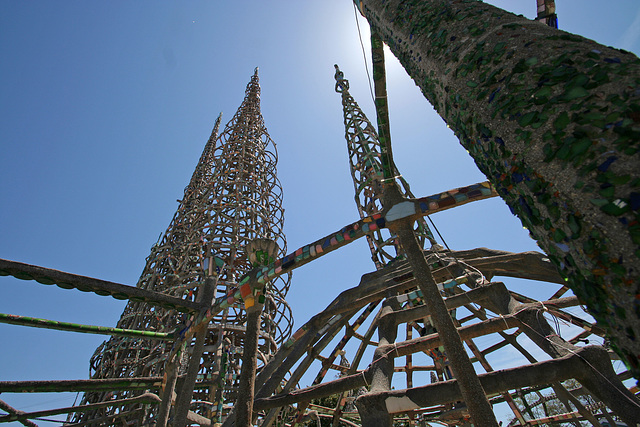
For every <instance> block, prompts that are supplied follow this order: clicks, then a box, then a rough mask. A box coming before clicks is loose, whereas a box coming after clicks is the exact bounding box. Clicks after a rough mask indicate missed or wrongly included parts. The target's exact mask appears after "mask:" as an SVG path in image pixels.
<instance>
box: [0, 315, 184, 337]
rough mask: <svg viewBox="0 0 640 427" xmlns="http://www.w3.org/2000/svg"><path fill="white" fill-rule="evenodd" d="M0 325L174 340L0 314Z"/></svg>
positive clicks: (91, 326) (148, 333) (119, 330)
mask: <svg viewBox="0 0 640 427" xmlns="http://www.w3.org/2000/svg"><path fill="white" fill-rule="evenodd" d="M0 323H8V324H10V325H20V326H30V327H32V328H45V329H56V330H59V331H68V332H80V333H84V334H97V335H116V336H121V337H134V338H149V339H156V340H168V341H173V340H175V336H174V334H173V333H165V332H151V331H138V330H134V329H121V328H110V327H108V326H94V325H81V324H78V323H69V322H58V321H56V320H48V319H38V318H36V317H26V316H17V315H14V314H6V313H0Z"/></svg>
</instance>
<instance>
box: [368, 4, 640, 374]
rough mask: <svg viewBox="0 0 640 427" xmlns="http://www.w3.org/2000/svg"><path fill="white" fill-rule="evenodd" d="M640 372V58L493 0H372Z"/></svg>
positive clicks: (373, 9)
mask: <svg viewBox="0 0 640 427" xmlns="http://www.w3.org/2000/svg"><path fill="white" fill-rule="evenodd" d="M357 4H358V5H359V6H360V9H361V12H362V13H363V14H364V15H365V16H366V18H367V20H368V21H369V23H370V25H371V26H372V28H373V29H374V31H376V32H377V33H378V34H380V36H381V37H382V39H383V40H384V41H385V42H386V43H387V44H388V45H389V47H390V48H391V51H392V52H393V53H394V55H395V56H396V57H397V58H398V59H399V60H400V62H401V63H402V65H403V66H404V68H405V70H407V72H408V73H409V75H410V76H411V77H412V78H413V79H414V81H415V82H416V84H417V85H418V86H419V87H420V88H421V90H422V92H423V93H424V95H425V97H426V98H427V99H428V100H429V101H430V102H431V103H432V104H433V106H434V108H435V109H436V111H438V113H439V114H440V115H441V116H442V117H443V119H444V120H445V121H446V122H447V123H448V124H449V126H450V127H451V129H453V130H454V132H455V133H456V135H457V136H458V137H459V139H460V141H461V143H462V145H463V146H464V147H465V148H466V149H467V150H468V151H469V154H470V155H471V156H472V157H473V159H474V160H475V162H476V164H477V165H478V167H479V168H480V170H481V171H482V172H483V173H484V174H485V175H486V176H487V177H488V179H489V180H490V181H491V182H492V183H493V184H494V185H495V186H496V189H497V190H498V192H499V193H500V195H501V196H502V198H503V199H504V200H505V201H506V202H507V204H508V205H509V207H510V208H511V210H512V211H513V213H514V214H516V215H517V216H518V217H519V218H520V220H521V221H522V223H523V225H524V226H525V227H526V228H528V229H529V232H530V233H531V236H532V237H533V238H534V239H536V240H537V241H538V244H539V245H540V246H541V247H542V249H543V250H544V251H545V252H546V253H547V254H548V256H549V258H550V259H551V260H552V261H553V262H554V263H555V264H556V266H557V267H558V269H559V270H560V272H561V274H562V275H563V276H564V277H565V278H566V280H567V282H568V284H569V285H570V286H571V288H572V290H573V291H574V292H575V294H576V295H578V297H579V298H580V299H581V300H582V301H584V302H585V304H586V305H587V307H588V308H589V311H590V313H591V314H592V315H593V316H594V317H595V318H596V319H597V320H598V323H599V324H601V325H602V326H604V327H605V328H606V329H607V331H608V335H609V338H610V340H611V344H612V346H613V347H614V348H615V349H616V350H617V351H618V353H619V354H620V355H621V356H622V357H623V360H624V361H625V362H626V363H627V364H628V365H629V366H630V367H631V368H632V369H633V371H634V375H635V376H636V377H637V378H640V366H639V362H638V360H639V357H638V355H640V340H638V337H640V322H639V321H638V318H639V315H640V300H639V299H637V298H636V295H637V294H639V293H640V289H639V285H640V280H639V279H640V278H639V277H638V276H639V270H640V249H639V248H638V245H639V244H640V223H639V222H638V220H639V219H640V213H639V210H640V188H639V187H640V174H639V172H640V161H639V154H638V146H639V141H640V61H639V60H638V58H637V57H636V56H635V55H633V54H631V53H629V52H625V51H622V50H617V49H613V48H609V47H605V46H602V45H599V44H597V43H596V42H594V41H591V40H588V39H585V38H583V37H580V36H576V35H573V34H569V33H566V32H563V31H559V30H556V29H554V28H551V27H550V26H548V25H545V24H543V23H541V22H537V21H530V20H528V19H526V18H523V17H521V16H516V15H514V14H511V13H509V12H506V11H504V10H501V9H499V8H496V7H493V6H491V5H488V4H485V3H481V2H444V1H439V0H426V1H424V0H420V1H418V0H413V1H400V0H389V1H381V0H363V1H360V2H357Z"/></svg>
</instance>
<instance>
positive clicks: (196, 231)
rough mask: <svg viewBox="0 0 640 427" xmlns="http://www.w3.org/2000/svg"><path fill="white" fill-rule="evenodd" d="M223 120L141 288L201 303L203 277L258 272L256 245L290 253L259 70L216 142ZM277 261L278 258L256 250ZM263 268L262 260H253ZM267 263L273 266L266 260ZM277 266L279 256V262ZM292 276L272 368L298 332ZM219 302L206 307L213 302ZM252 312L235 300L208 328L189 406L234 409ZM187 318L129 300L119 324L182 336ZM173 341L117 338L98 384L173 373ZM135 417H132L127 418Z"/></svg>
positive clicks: (268, 327)
mask: <svg viewBox="0 0 640 427" xmlns="http://www.w3.org/2000/svg"><path fill="white" fill-rule="evenodd" d="M219 124H220V117H218V120H217V121H216V124H215V127H214V129H213V132H212V134H211V137H210V138H209V140H208V141H207V144H206V145H205V148H204V151H203V153H202V156H201V158H200V160H199V162H198V165H197V166H196V169H195V172H194V173H193V176H192V178H191V181H190V182H189V185H188V186H187V187H186V188H185V191H184V196H183V198H182V200H179V203H180V204H179V206H178V210H177V211H176V213H175V215H174V217H173V219H172V221H171V223H170V225H169V227H168V228H167V230H166V232H165V233H164V235H163V236H162V238H161V239H160V241H159V242H158V243H157V244H155V245H154V246H153V248H152V249H151V254H150V255H149V257H148V258H147V262H146V265H145V267H144V270H143V272H142V275H141V276H140V279H139V281H138V284H137V286H138V287H139V288H142V289H149V290H153V291H156V292H161V293H164V294H168V295H172V296H176V297H180V298H183V299H188V300H193V301H195V300H196V298H197V296H198V292H199V289H201V287H202V285H203V283H204V280H205V277H206V276H207V275H213V276H215V277H216V278H217V281H216V285H215V286H216V295H215V296H219V295H224V294H225V293H226V292H228V290H229V289H231V288H233V287H234V286H236V282H237V280H238V278H239V277H241V276H242V275H243V274H244V273H246V272H247V271H249V270H250V269H251V268H252V261H251V260H250V259H249V256H248V254H247V253H246V252H247V251H246V246H247V244H248V243H249V242H252V241H255V240H259V239H268V240H269V241H273V242H275V243H276V244H277V248H276V253H275V255H276V257H281V256H283V255H285V254H286V241H285V238H284V234H283V231H282V228H283V209H282V190H281V186H280V183H279V181H278V179H277V177H276V163H277V152H276V148H275V144H274V142H273V141H272V140H271V138H270V136H269V134H268V132H267V129H266V127H265V124H264V120H263V118H262V115H261V112H260V86H259V79H258V70H257V69H256V71H255V73H254V75H253V77H252V78H251V81H250V83H249V84H248V85H247V88H246V92H245V98H244V101H243V102H242V105H241V106H240V107H239V108H238V110H237V112H236V114H235V115H234V116H233V118H232V119H231V120H230V121H229V123H227V125H226V126H225V128H224V130H223V131H222V133H221V134H220V135H219V136H218V129H219ZM258 256H263V257H264V256H268V257H273V256H274V253H271V254H269V255H267V253H266V252H263V253H258ZM253 261H254V262H255V259H254V260H253ZM259 261H260V263H264V262H265V261H269V260H266V259H261V260H259ZM271 261H272V260H271ZM289 284H290V275H284V276H281V277H278V278H277V279H276V280H274V281H273V282H271V284H270V286H269V287H268V288H267V289H268V290H267V292H265V295H262V296H256V297H257V298H263V299H264V310H263V312H262V313H263V314H262V320H261V331H260V336H259V346H258V355H259V357H258V360H259V364H261V365H262V364H264V363H266V362H267V361H268V360H269V358H270V357H271V356H272V355H273V354H274V353H275V352H276V350H277V348H278V346H279V345H280V344H281V343H282V342H283V341H286V339H287V338H288V337H289V335H290V334H291V327H292V318H291V310H290V308H289V306H288V305H287V303H286V301H285V295H286V293H287V291H288V288H289ZM210 302H211V301H208V303H210ZM245 319H246V311H245V308H244V305H243V304H242V303H236V304H234V305H232V306H230V307H228V308H227V309H225V310H224V311H223V312H222V313H220V314H219V315H218V316H216V317H215V318H214V319H213V320H212V321H211V322H210V323H209V324H208V329H207V332H206V339H205V344H204V352H203V354H202V357H201V359H200V360H199V361H198V360H196V361H194V360H192V361H191V362H190V363H198V364H199V370H198V375H197V381H196V385H195V390H196V391H195V392H194V394H193V398H192V402H191V405H190V409H191V410H192V411H193V412H196V413H199V414H201V415H204V416H206V417H209V418H213V419H217V420H220V419H221V418H222V416H223V414H224V413H226V412H227V411H228V410H229V406H230V405H231V406H232V402H234V399H235V393H236V391H237V388H238V376H239V375H238V374H239V372H240V369H241V355H242V349H243V342H244V332H245ZM187 320H188V319H187V317H185V315H181V314H179V313H177V312H176V311H173V310H164V309H159V308H154V307H151V306H149V305H147V304H145V303H142V302H134V301H131V302H129V304H128V305H127V306H126V308H125V310H124V313H123V314H122V316H121V318H120V321H119V322H118V327H119V328H125V329H139V330H147V331H156V332H174V331H175V332H177V335H178V336H179V335H180V331H181V329H183V327H184V326H183V325H184V324H186V322H187ZM172 346H173V343H172V342H161V341H158V340H147V339H137V338H124V337H113V338H111V339H110V340H108V341H105V342H104V343H103V344H102V345H101V346H100V347H98V349H97V350H96V352H95V353H94V355H93V357H92V358H91V373H92V377H93V378H130V377H147V376H162V375H165V363H166V361H167V356H168V354H169V353H170V351H171V349H172ZM187 348H188V350H187V351H186V352H184V353H183V354H182V355H181V359H180V362H181V363H179V366H178V371H179V372H178V374H179V375H180V374H183V373H184V372H186V365H187V361H188V359H189V352H190V347H189V346H188V345H187ZM136 393H137V394H139V393H140V392H131V391H124V392H109V393H104V392H91V393H86V394H85V395H84V397H83V400H82V403H81V405H86V404H90V403H96V402H103V401H107V400H115V399H122V398H128V397H131V396H134V395H136ZM136 409H139V408H138V407H131V408H123V409H118V410H117V412H132V414H134V415H132V416H131V417H136V418H138V419H142V420H144V421H152V420H153V419H154V417H155V416H156V409H155V407H150V406H148V405H147V406H145V407H143V409H142V411H136ZM115 411H116V408H109V407H106V408H104V407H102V408H100V409H97V410H96V411H89V412H80V411H79V412H77V413H76V414H75V415H74V417H73V421H75V422H81V421H84V420H91V419H94V418H101V417H105V416H108V415H110V412H115ZM129 418H130V417H125V419H129Z"/></svg>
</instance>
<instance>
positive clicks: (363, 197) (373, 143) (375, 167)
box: [335, 65, 436, 269]
mask: <svg viewBox="0 0 640 427" xmlns="http://www.w3.org/2000/svg"><path fill="white" fill-rule="evenodd" d="M335 68H336V74H335V79H336V92H338V93H340V94H341V95H342V111H343V114H344V127H345V138H346V139H347V150H348V152H349V166H350V169H351V176H352V178H353V185H354V187H355V191H356V196H355V200H356V205H357V206H358V213H359V214H360V218H364V217H367V216H370V215H373V214H374V213H377V212H380V211H382V181H383V169H382V168H383V165H382V160H381V151H382V150H381V148H380V141H379V139H378V133H377V132H376V130H375V128H374V127H373V125H372V124H371V122H370V121H369V119H368V118H367V116H366V115H365V114H364V113H363V112H362V110H361V109H360V106H358V103H357V102H356V101H355V99H353V97H352V96H351V94H350V93H349V81H348V80H347V79H345V78H344V73H343V72H342V71H340V68H338V66H337V65H335ZM390 167H391V172H392V174H393V176H394V181H395V182H396V185H398V187H399V188H401V192H402V193H403V194H404V196H406V197H409V198H413V197H414V195H413V193H411V190H410V188H409V184H408V183H407V181H405V179H404V178H403V177H402V175H400V172H398V168H397V167H396V165H395V164H393V163H392V164H391V165H390ZM383 233H386V236H385V235H384V234H383ZM416 236H417V237H418V241H419V242H420V244H421V245H422V247H425V244H426V243H427V242H429V243H430V244H432V245H433V244H435V243H436V242H435V240H434V238H433V234H432V233H431V230H430V229H429V226H428V225H427V222H426V221H425V220H424V219H423V218H421V219H420V220H418V221H417V228H416ZM367 241H368V242H369V247H370V248H371V257H372V259H373V262H374V263H375V265H376V268H377V269H380V268H382V267H383V266H384V265H386V264H387V263H388V262H389V261H391V260H393V259H395V258H396V256H397V255H398V254H399V253H400V252H398V250H397V248H396V238H395V236H392V235H389V233H388V232H387V231H386V230H376V231H374V232H373V233H371V234H369V235H368V236H367ZM392 247H393V250H394V252H395V254H393V253H391V252H390V251H389V250H390V249H391V248H392Z"/></svg>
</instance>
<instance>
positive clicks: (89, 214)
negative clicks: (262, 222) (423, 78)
mask: <svg viewBox="0 0 640 427" xmlns="http://www.w3.org/2000/svg"><path fill="white" fill-rule="evenodd" d="M490 3H493V4H495V5H498V6H500V7H503V8H506V9H507V10H511V11H513V12H515V13H519V14H523V15H525V16H527V17H533V16H534V15H535V1H534V0H517V1H516V0H502V1H499V0H493V1H491V2H490ZM557 9H558V15H559V23H560V27H561V28H562V29H565V30H567V31H570V32H574V33H577V34H581V35H584V36H586V37H589V38H592V39H594V40H596V41H599V42H600V43H603V44H605V45H612V46H614V47H620V48H624V49H627V50H630V51H632V52H635V53H636V54H637V53H638V52H640V3H638V2H637V1H636V0H616V1H612V2H607V3H603V2H601V1H597V0H557ZM360 26H361V28H362V31H363V39H364V42H365V46H368V31H367V29H366V22H365V21H364V20H362V19H361V20H360ZM367 55H369V52H368V51H367ZM0 58H2V61H0V81H1V82H2V84H1V85H0V138H1V139H0V141H1V142H0V144H1V145H0V258H7V259H12V260H16V261H21V262H26V263H32V264H36V265H41V266H45V267H51V268H56V269H60V270H63V271H68V272H72V273H77V274H82V275H87V276H92V277H97V278H101V279H105V280H111V281H115V282H120V283H125V284H131V285H133V284H135V283H136V281H137V279H138V277H139V274H140V273H141V271H142V267H143V265H144V259H145V257H146V256H147V255H148V254H149V249H150V247H151V245H152V244H153V243H154V242H155V241H156V240H157V239H158V236H159V234H160V233H162V232H163V231H164V230H165V229H166V227H167V225H168V224H169V221H170V219H171V217H172V215H173V213H174V211H175V209H176V207H177V203H176V199H178V198H181V196H182V191H183V189H184V186H185V185H186V184H187V183H188V180H189V178H190V176H191V173H192V171H193V168H194V166H195V164H196V162H197V160H198V158H199V155H200V153H201V150H202V148H203V147H204V144H205V142H206V140H207V138H208V137H209V134H210V132H211V128H212V126H213V123H214V120H215V118H216V117H217V115H218V113H219V112H221V111H222V112H223V123H226V121H227V120H229V119H230V118H231V117H232V116H233V114H234V112H235V110H236V109H237V107H238V106H239V105H240V102H241V101H242V98H243V94H244V88H245V86H246V84H247V82H248V81H249V78H250V76H251V75H252V73H253V69H254V68H255V67H256V66H257V67H259V68H260V72H259V74H260V79H261V85H262V112H263V115H264V117H265V121H266V125H267V128H268V129H269V133H270V135H271V137H272V138H273V139H274V140H275V142H276V144H277V147H278V154H279V164H278V172H279V178H280V181H281V183H282V186H283V190H284V207H285V231H286V234H287V239H288V242H289V249H290V250H292V249H295V248H297V247H300V246H302V245H304V244H305V243H308V242H311V241H313V240H316V239H317V238H319V237H321V236H323V235H326V234H328V233H329V232H331V231H334V230H336V229H339V228H340V227H342V226H343V225H346V224H348V223H350V222H353V221H354V220H356V219H357V211H356V209H355V204H354V201H353V186H352V183H351V178H350V174H349V170H348V161H347V156H346V144H345V141H344V128H343V125H342V111H341V105H340V96H339V95H338V94H336V93H335V92H334V90H333V87H334V79H333V72H334V69H333V64H334V63H337V64H339V65H340V67H341V69H342V70H343V71H344V73H345V77H346V78H347V79H349V80H350V82H351V93H352V94H353V96H354V97H355V98H356V100H357V101H358V102H359V104H360V105H361V107H362V108H363V110H365V112H366V113H367V114H368V115H369V118H370V119H371V120H375V115H374V112H373V108H372V101H371V96H370V94H369V86H368V84H367V81H366V79H367V76H366V73H365V68H364V62H363V57H362V50H361V47H360V41H359V38H358V32H357V29H356V24H355V16H354V11H353V7H352V4H351V2H350V1H349V0H339V1H338V0H324V1H314V2H310V1H298V2H291V1H288V2H285V1H271V2H264V1H249V0H244V1H235V2H211V1H204V0H202V1H197V0H194V1H190V2H180V3H178V2H170V1H154V2H151V1H138V2H128V1H109V2H107V1H103V2H83V1H65V2H47V1H29V2H19V1H14V2H11V1H8V0H5V1H2V2H0ZM387 63H388V71H387V73H388V80H389V81H388V85H389V104H390V116H391V132H392V141H393V147H394V155H395V160H396V163H397V165H398V168H399V170H400V172H401V173H402V174H403V175H404V177H405V178H406V179H407V180H408V181H409V183H410V184H411V187H412V190H413V192H414V194H416V196H426V195H430V194H433V193H436V192H439V191H443V190H447V189H449V188H454V187H458V186H463V185H468V184H471V183H475V182H478V181H482V180H484V178H483V176H482V175H481V174H480V173H479V172H478V171H477V170H476V169H475V166H474V164H473V162H472V161H471V159H470V158H469V157H468V155H467V154H466V152H465V151H464V150H463V149H462V148H461V146H460V145H459V144H458V143H457V141H456V139H455V138H454V136H453V134H452V132H451V131H450V130H449V129H447V128H446V126H445V125H444V122H443V121H442V120H441V119H440V118H439V117H438V116H437V115H436V114H435V113H434V112H433V110H432V108H431V107H430V105H429V104H428V102H427V101H425V100H424V99H423V97H422V96H421V94H420V92H419V90H418V88H417V87H416V86H415V85H414V84H413V82H412V81H411V80H410V79H409V78H408V77H407V76H406V74H405V73H404V71H403V70H402V68H401V67H400V66H399V65H398V64H397V62H395V60H394V59H393V58H391V56H388V58H387ZM433 220H434V221H435V222H436V225H437V226H438V228H439V229H440V231H441V233H442V234H443V235H444V237H445V239H446V240H447V243H448V244H449V246H450V247H451V248H453V249H468V248H472V247H478V246H486V247H490V248H495V249H502V250H511V251H523V250H534V249H536V246H535V244H534V242H533V241H532V240H530V239H529V238H528V236H527V233H526V231H524V230H522V227H521V225H520V224H519V221H517V219H515V218H514V217H513V216H512V215H511V214H510V213H509V210H508V209H507V208H506V206H505V205H504V203H503V202H502V201H501V200H487V201H482V202H478V203H476V204H473V205H468V206H464V207H461V208H458V209H454V210H451V211H447V212H443V213H440V214H436V215H434V217H433ZM372 270H373V264H372V263H371V261H370V259H369V255H368V248H367V246H366V243H365V242H364V240H363V241H359V242H356V243H354V244H352V245H350V246H348V247H346V248H344V249H342V250H340V251H338V252H335V253H332V254H330V255H328V256H327V257H325V258H323V259H322V260H321V261H319V262H316V263H313V264H310V265H307V266H305V267H303V268H302V269H300V270H297V271H295V273H294V277H293V284H292V290H291V292H290V294H289V297H288V300H289V302H290V304H291V305H292V306H293V312H294V317H295V319H296V326H300V325H301V324H302V323H304V321H306V320H307V319H308V317H310V315H311V314H313V313H316V312H318V311H320V310H321V309H323V308H324V307H325V306H326V304H327V303H328V302H330V301H331V300H332V299H333V297H334V296H335V295H337V294H338V293H339V292H340V291H341V290H343V289H346V288H349V287H352V286H355V285H356V284H357V283H358V282H359V280H360V276H361V275H362V274H364V273H366V272H369V271H372ZM514 286H521V287H522V288H523V289H527V287H528V286H529V285H528V284H526V283H517V282H516V283H515V284H514ZM550 289H551V288H550ZM529 290H530V289H529ZM542 294H543V295H546V296H548V295H550V294H551V290H549V291H548V292H547V291H546V290H544V289H543V290H542ZM123 308H124V303H123V302H120V301H116V300H113V299H111V298H105V297H99V296H97V295H94V294H84V293H81V292H79V291H66V290H62V289H59V288H57V287H47V286H43V285H39V284H37V283H35V282H23V281H19V280H16V279H12V278H0V312H3V313H11V314H20V315H26V316H36V317H43V318H49V319H54V320H61V321H71V322H78V323H86V324H97V325H105V326H112V325H115V323H116V321H117V320H118V318H119V316H120V314H121V312H122V309H123ZM104 339H105V337H102V336H96V335H77V334H72V333H67V332H56V331H49V330H37V329H31V328H25V327H19V326H9V325H0V340H1V341H0V342H2V344H1V345H2V348H3V351H2V352H0V380H23V379H24V380H26V379H73V378H86V377H87V375H88V360H89V357H90V356H91V354H92V353H93V351H94V349H95V348H96V347H97V346H98V345H99V344H100V343H101V342H102V341H103V340H104ZM2 399H3V400H6V401H7V402H8V403H10V404H12V405H14V406H15V407H17V408H18V409H22V410H28V411H32V410H39V409H45V408H50V407H55V406H61V405H68V404H71V403H72V401H73V396H68V395H37V396H23V395H3V396H2Z"/></svg>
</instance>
